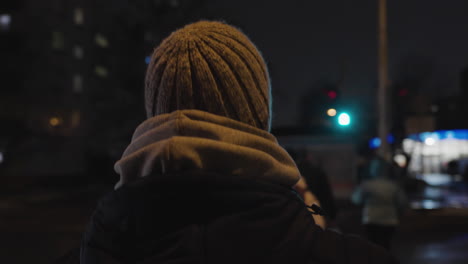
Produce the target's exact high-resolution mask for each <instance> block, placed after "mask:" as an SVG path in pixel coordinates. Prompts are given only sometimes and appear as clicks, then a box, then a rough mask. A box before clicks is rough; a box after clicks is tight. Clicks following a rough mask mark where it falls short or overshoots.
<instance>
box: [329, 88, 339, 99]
mask: <svg viewBox="0 0 468 264" xmlns="http://www.w3.org/2000/svg"><path fill="white" fill-rule="evenodd" d="M337 95H338V93H337V92H336V91H333V90H329V91H327V96H328V98H330V99H335V98H336V96H337Z"/></svg>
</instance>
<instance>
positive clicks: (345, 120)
mask: <svg viewBox="0 0 468 264" xmlns="http://www.w3.org/2000/svg"><path fill="white" fill-rule="evenodd" d="M350 124H351V116H350V115H349V114H348V113H346V112H343V113H340V114H339V115H338V125H340V126H349V125H350Z"/></svg>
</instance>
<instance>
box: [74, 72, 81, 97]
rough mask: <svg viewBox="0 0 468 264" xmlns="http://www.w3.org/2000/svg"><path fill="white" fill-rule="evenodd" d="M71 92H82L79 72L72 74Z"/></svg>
mask: <svg viewBox="0 0 468 264" xmlns="http://www.w3.org/2000/svg"><path fill="white" fill-rule="evenodd" d="M73 92H75V93H82V92H83V77H82V76H81V75H80V74H75V75H73Z"/></svg>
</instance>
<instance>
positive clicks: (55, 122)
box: [49, 117, 60, 127]
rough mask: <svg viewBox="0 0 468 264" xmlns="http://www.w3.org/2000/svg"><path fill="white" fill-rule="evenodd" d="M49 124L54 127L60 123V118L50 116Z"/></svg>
mask: <svg viewBox="0 0 468 264" xmlns="http://www.w3.org/2000/svg"><path fill="white" fill-rule="evenodd" d="M49 124H50V125H51V126H53V127H56V126H58V125H60V119H58V118H57V117H51V118H50V119H49Z"/></svg>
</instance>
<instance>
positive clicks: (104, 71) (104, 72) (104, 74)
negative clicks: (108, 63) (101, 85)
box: [94, 65, 109, 77]
mask: <svg viewBox="0 0 468 264" xmlns="http://www.w3.org/2000/svg"><path fill="white" fill-rule="evenodd" d="M94 72H95V73H96V74H97V75H98V76H100V77H107V75H108V74H109V73H108V71H107V68H106V67H104V66H100V65H97V66H96V68H95V69H94Z"/></svg>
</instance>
